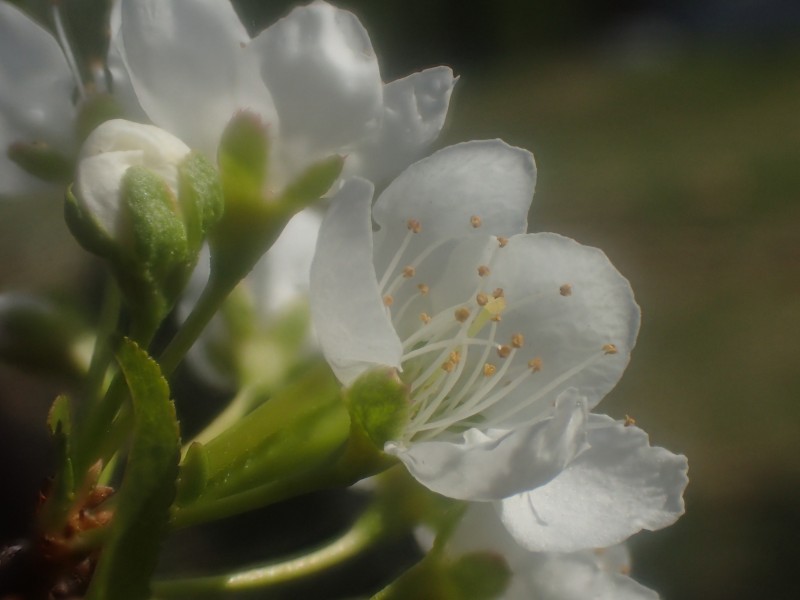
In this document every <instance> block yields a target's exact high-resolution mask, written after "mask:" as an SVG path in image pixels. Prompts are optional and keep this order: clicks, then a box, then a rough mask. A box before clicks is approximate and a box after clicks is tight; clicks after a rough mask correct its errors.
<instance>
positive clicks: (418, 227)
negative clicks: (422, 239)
mask: <svg viewBox="0 0 800 600" xmlns="http://www.w3.org/2000/svg"><path fill="white" fill-rule="evenodd" d="M407 226H408V230H409V231H410V232H411V233H419V232H420V231H422V223H420V222H419V221H417V220H416V219H409V220H408V223H407Z"/></svg>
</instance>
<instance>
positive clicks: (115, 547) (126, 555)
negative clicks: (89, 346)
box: [86, 340, 180, 600]
mask: <svg viewBox="0 0 800 600" xmlns="http://www.w3.org/2000/svg"><path fill="white" fill-rule="evenodd" d="M117 361H118V362H119V365H120V368H121V369H122V373H123V375H124V377H125V380H126V382H127V384H128V388H129V390H130V396H131V400H132V404H133V414H134V426H133V439H132V442H131V448H130V453H129V455H128V461H127V464H126V467H125V476H124V479H123V481H122V485H121V487H120V489H119V492H118V494H117V508H116V511H115V513H114V518H113V521H112V524H111V526H110V527H111V531H110V533H109V536H108V540H107V542H106V544H105V545H104V546H103V549H102V553H101V555H100V560H99V562H98V564H97V568H96V569H95V573H94V577H93V579H92V584H91V587H90V588H89V593H88V595H87V596H86V598H87V600H107V599H110V598H113V599H114V600H142V599H144V598H148V597H149V590H148V587H149V584H148V582H149V579H150V576H151V575H152V573H153V571H154V569H155V567H156V562H157V558H158V549H159V546H160V544H161V540H162V538H163V536H164V535H165V533H166V525H167V520H168V518H169V507H170V505H171V504H172V502H173V500H174V498H175V488H176V484H175V481H176V478H177V476H178V459H179V456H180V437H179V430H178V422H177V420H176V418H175V408H174V406H173V404H172V402H171V401H170V399H169V387H168V386H167V382H166V381H165V380H164V378H163V377H162V376H161V371H160V369H159V367H158V364H157V363H156V362H155V361H153V360H152V359H151V358H150V357H149V356H147V354H146V353H145V352H144V351H143V350H141V349H139V347H138V346H137V345H136V344H135V343H133V342H131V341H130V340H125V342H124V343H123V345H122V347H121V348H120V350H119V352H118V353H117Z"/></svg>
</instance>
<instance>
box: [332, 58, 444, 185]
mask: <svg viewBox="0 0 800 600" xmlns="http://www.w3.org/2000/svg"><path fill="white" fill-rule="evenodd" d="M457 80H458V78H457V77H453V71H452V70H451V69H450V68H449V67H434V68H432V69H427V70H425V71H422V72H420V73H413V74H411V75H409V76H408V77H404V78H403V79H398V80H396V81H392V82H391V83H388V84H386V85H385V86H384V88H383V119H382V121H381V126H380V130H379V131H378V133H377V135H375V136H374V139H371V140H369V141H368V142H366V143H364V144H361V145H359V146H358V149H357V150H356V151H355V152H353V153H351V154H349V155H348V157H347V162H346V163H345V171H346V172H347V173H353V174H358V175H360V176H361V177H365V178H367V179H369V180H371V181H384V180H386V179H388V178H389V177H393V176H395V175H397V173H398V172H399V171H400V170H401V169H402V168H403V167H405V166H406V165H408V164H410V163H411V162H413V161H415V160H417V159H418V158H420V155H421V154H422V152H423V150H424V149H425V148H426V147H427V146H429V145H430V144H431V143H432V142H433V141H434V140H435V139H436V138H437V137H438V135H439V132H440V131H441V130H442V126H443V125H444V120H445V117H446V116H447V108H448V106H449V104H450V95H451V93H452V92H453V86H455V84H456V81H457Z"/></svg>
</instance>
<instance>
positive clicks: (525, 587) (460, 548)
mask: <svg viewBox="0 0 800 600" xmlns="http://www.w3.org/2000/svg"><path fill="white" fill-rule="evenodd" d="M446 548H447V551H448V553H450V554H454V555H460V554H465V553H468V552H481V551H483V552H485V551H490V552H496V553H497V554H499V555H500V556H502V557H503V558H504V559H505V561H506V563H507V565H508V568H509V570H510V571H511V580H510V581H509V584H508V587H507V588H506V590H505V593H504V594H503V595H502V596H501V599H502V600H527V599H528V598H536V600H589V599H591V600H658V594H656V593H655V592H654V591H653V590H651V589H648V588H646V587H644V586H642V585H640V584H638V583H636V582H635V581H634V580H633V579H631V578H630V577H629V576H628V573H630V555H629V553H628V550H627V548H625V546H624V545H617V546H613V547H610V548H603V549H588V550H581V551H578V552H572V553H566V554H564V553H554V552H530V551H528V550H525V549H524V548H522V547H521V546H519V545H518V544H517V543H516V542H515V541H514V539H513V538H512V537H511V536H510V535H509V534H508V532H507V531H506V530H505V529H504V528H503V526H502V524H501V523H500V521H499V520H498V519H497V515H496V514H495V513H494V511H492V510H491V507H489V506H486V505H481V504H474V505H472V506H470V507H469V508H468V509H467V512H466V514H465V515H464V517H463V519H462V520H461V522H460V523H459V524H458V526H457V527H456V530H455V531H454V533H453V535H452V537H451V538H449V539H448V543H447V547H446Z"/></svg>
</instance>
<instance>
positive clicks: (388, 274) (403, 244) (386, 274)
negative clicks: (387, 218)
mask: <svg viewBox="0 0 800 600" xmlns="http://www.w3.org/2000/svg"><path fill="white" fill-rule="evenodd" d="M412 221H413V219H412V220H409V222H408V233H407V234H406V235H405V237H404V238H403V241H402V242H401V243H400V247H399V248H398V249H397V252H395V253H394V256H393V257H392V260H391V261H389V266H387V267H386V271H384V272H383V277H381V280H380V282H379V283H378V288H379V289H380V290H381V291H383V290H385V289H386V284H387V283H388V282H389V278H390V277H391V276H392V273H394V270H395V269H396V268H397V263H399V262H400V259H401V258H402V257H403V254H405V251H406V248H408V244H409V243H411V237H412V236H413V235H414V233H416V232H415V231H414V228H412ZM414 223H415V224H416V226H418V227H416V229H417V231H419V227H421V226H420V225H419V221H414Z"/></svg>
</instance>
